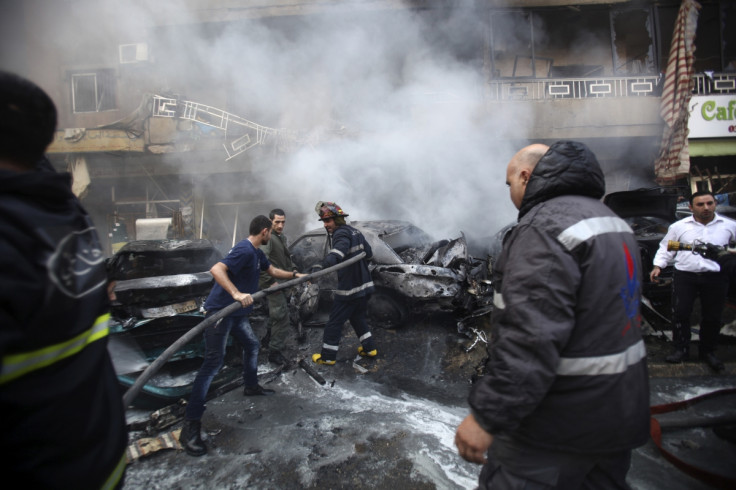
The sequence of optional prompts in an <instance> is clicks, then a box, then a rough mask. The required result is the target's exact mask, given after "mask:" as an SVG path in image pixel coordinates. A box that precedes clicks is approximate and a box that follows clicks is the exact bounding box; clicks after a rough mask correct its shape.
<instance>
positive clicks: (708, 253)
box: [700, 243, 728, 262]
mask: <svg viewBox="0 0 736 490" xmlns="http://www.w3.org/2000/svg"><path fill="white" fill-rule="evenodd" d="M701 250H702V251H700V252H701V255H702V256H703V257H705V258H706V259H708V260H713V261H715V262H717V261H718V259H719V258H721V257H723V256H724V255H728V252H727V251H726V248H725V247H721V246H718V245H713V244H712V243H706V244H704V245H703V246H702V249H701Z"/></svg>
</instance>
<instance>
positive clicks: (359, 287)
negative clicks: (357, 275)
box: [335, 281, 373, 296]
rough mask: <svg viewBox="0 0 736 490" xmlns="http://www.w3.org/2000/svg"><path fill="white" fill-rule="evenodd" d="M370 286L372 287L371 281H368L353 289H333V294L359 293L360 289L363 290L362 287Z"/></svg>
mask: <svg viewBox="0 0 736 490" xmlns="http://www.w3.org/2000/svg"><path fill="white" fill-rule="evenodd" d="M370 287H373V281H369V282H367V283H365V284H363V285H361V286H358V287H357V288H353V289H347V290H345V289H335V294H337V295H340V296H350V295H351V294H355V293H359V292H360V291H363V290H364V289H368V288H370Z"/></svg>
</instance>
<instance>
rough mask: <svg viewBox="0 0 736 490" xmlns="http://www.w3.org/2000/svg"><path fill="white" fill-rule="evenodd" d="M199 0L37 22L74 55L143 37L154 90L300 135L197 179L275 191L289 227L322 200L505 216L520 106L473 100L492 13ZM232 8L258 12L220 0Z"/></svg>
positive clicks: (299, 226)
mask: <svg viewBox="0 0 736 490" xmlns="http://www.w3.org/2000/svg"><path fill="white" fill-rule="evenodd" d="M34 3H37V5H38V7H39V8H41V7H42V6H43V5H47V3H46V2H34ZM206 3H207V2H194V1H190V2H183V1H178V2H167V1H157V2H146V1H143V0H136V1H126V2H122V1H114V0H102V1H97V2H86V1H68V2H54V4H55V5H56V6H55V7H54V8H55V9H56V12H57V15H55V16H53V19H52V18H49V19H48V20H49V24H48V25H47V26H46V27H47V29H48V31H47V32H42V33H39V35H40V36H41V37H43V38H45V39H46V41H47V42H49V43H53V44H54V45H56V46H58V45H60V44H64V43H69V44H70V45H73V46H75V49H76V50H77V52H76V54H75V58H77V62H79V61H80V60H81V59H82V58H84V57H87V58H89V59H90V60H94V61H90V64H91V65H94V63H95V62H100V61H102V59H103V57H102V56H101V54H100V53H97V52H96V44H95V42H96V40H99V39H100V38H101V37H104V36H115V37H116V38H117V41H116V43H132V42H146V43H148V46H149V50H150V56H151V63H152V64H153V65H152V69H153V70H154V72H155V73H156V76H155V77H151V75H150V74H146V73H145V72H141V79H149V83H150V85H149V91H150V92H151V93H174V94H181V95H183V96H185V97H186V98H187V99H188V100H193V101H196V102H199V103H202V104H207V105H210V106H214V107H218V108H221V109H224V110H226V111H228V112H230V113H233V114H236V115H238V116H240V117H243V118H245V119H248V120H250V121H254V122H257V123H258V124H262V125H264V126H268V127H273V128H278V129H284V130H293V131H296V132H299V134H301V135H307V136H308V137H307V138H303V139H302V144H301V145H300V146H298V147H296V149H295V151H293V152H290V153H284V154H281V153H277V152H276V151H265V150H260V151H259V149H254V150H248V152H246V153H245V154H243V155H240V156H239V157H236V158H235V159H233V160H232V161H231V162H230V163H231V164H232V165H233V168H237V166H238V165H246V164H247V165H248V166H252V168H253V175H252V176H251V175H249V176H248V177H247V178H246V177H243V180H242V181H238V179H230V182H228V184H229V185H231V187H229V186H227V185H224V184H223V182H222V179H220V180H217V187H216V188H210V189H207V195H208V196H210V197H208V199H209V200H210V201H211V200H212V199H213V198H214V199H217V200H219V201H222V202H227V201H229V200H230V199H229V196H231V195H232V196H235V195H239V196H242V195H243V192H244V191H243V189H248V191H247V192H248V193H249V195H251V196H252V199H253V200H254V202H255V201H258V200H260V201H261V202H267V203H269V205H268V207H264V208H263V209H253V211H252V213H250V214H253V215H255V214H261V213H263V214H265V213H267V212H268V210H269V209H270V203H271V202H273V203H275V204H278V203H279V202H280V201H279V200H280V199H281V200H282V201H286V203H287V204H283V205H282V207H287V206H288V212H289V213H290V214H291V216H302V215H304V216H307V217H308V220H299V221H303V222H301V223H299V222H297V223H294V222H293V221H292V222H291V223H290V229H289V230H287V232H288V234H290V235H292V236H293V235H296V234H297V232H298V231H300V230H303V229H308V228H312V227H314V226H316V225H318V223H317V222H316V216H313V208H314V204H315V203H316V202H317V201H318V200H334V201H336V202H338V203H339V204H340V205H341V206H342V207H343V208H344V209H345V210H346V211H347V212H348V213H349V214H350V217H351V219H360V220H365V219H405V220H409V221H412V222H414V223H415V224H416V225H418V226H420V227H422V228H424V229H426V230H427V231H428V232H430V234H432V235H434V236H435V237H437V238H449V237H454V236H457V235H458V234H459V232H460V231H463V232H465V233H466V234H467V235H469V236H470V237H471V238H472V237H483V236H488V235H492V234H493V233H494V232H495V231H496V230H497V229H498V228H500V227H501V226H503V225H504V224H506V223H508V222H509V221H512V220H513V219H514V218H515V216H516V210H515V209H514V207H513V206H512V204H511V203H510V201H509V199H508V192H507V190H506V187H505V184H504V182H505V166H506V163H507V162H508V160H509V158H510V157H511V156H512V155H513V153H514V152H515V151H516V150H518V149H519V148H520V146H521V144H523V142H524V141H525V139H526V135H527V133H528V131H527V129H526V128H527V125H528V123H529V118H530V117H531V116H530V114H528V113H525V112H520V110H523V109H521V108H522V107H523V105H520V104H519V105H514V106H513V110H506V106H505V105H504V104H501V103H497V104H495V105H494V106H493V110H492V111H489V110H488V107H484V105H483V104H484V103H483V100H484V99H483V94H484V91H485V90H486V84H485V80H486V78H487V74H485V73H484V72H483V70H484V64H483V55H484V42H485V38H484V36H486V33H487V30H486V26H487V23H488V19H486V18H484V17H483V16H482V15H479V11H478V10H474V9H473V8H471V7H472V2H454V5H455V6H454V7H453V8H441V9H428V10H410V9H402V8H396V9H371V8H368V7H367V6H368V3H366V4H362V3H361V2H357V3H355V2H351V3H350V5H349V6H348V5H342V4H341V3H340V2H337V3H336V4H335V5H334V8H332V9H330V10H329V11H328V10H326V9H321V10H320V11H319V12H318V13H314V14H307V15H303V16H283V17H279V16H275V17H269V18H265V19H257V18H256V19H247V18H243V19H241V20H238V21H230V22H210V23H206V24H202V23H200V22H199V19H201V16H202V15H211V12H209V13H208V11H207V10H196V9H194V10H187V8H186V7H187V6H197V5H200V6H201V5H203V4H206ZM210 3H212V2H210ZM255 3H258V2H242V4H251V5H253V4H255ZM260 4H261V5H262V7H263V8H264V9H266V8H270V7H273V6H272V5H271V4H270V3H268V2H265V3H264V2H260ZM217 5H218V6H219V5H220V4H219V3H217ZM62 12H67V13H68V16H64V17H60V16H59V15H58V13H62ZM221 12H223V11H222V10H221ZM243 12H246V13H247V12H256V10H253V9H252V8H251V9H250V10H248V9H243V10H242V11H239V12H238V11H237V9H235V10H232V11H231V12H230V13H232V14H237V13H240V14H243ZM47 17H48V16H47ZM241 17H243V16H242V15H241ZM80 19H81V20H82V21H80ZM52 20H53V21H54V22H51V21H52ZM57 24H58V25H57ZM59 36H72V37H73V39H74V40H73V41H69V40H65V39H61V38H59ZM86 40H90V41H89V42H88V41H86ZM99 45H100V46H102V45H103V43H101V42H100V43H99ZM179 158H181V156H178V155H172V156H171V157H170V158H169V163H170V164H171V165H176V164H177V159H179ZM222 158H223V159H224V158H225V155H224V153H223V155H222ZM208 182H209V181H208V180H207V179H206V178H202V182H201V185H203V186H204V185H207V183H208Z"/></svg>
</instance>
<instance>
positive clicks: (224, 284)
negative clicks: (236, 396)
mask: <svg viewBox="0 0 736 490" xmlns="http://www.w3.org/2000/svg"><path fill="white" fill-rule="evenodd" d="M248 233H249V236H248V238H247V239H245V240H242V241H240V242H238V244H237V245H235V246H234V247H233V248H232V250H230V252H228V254H227V257H225V258H224V259H222V260H221V261H220V262H218V263H216V264H215V265H214V266H212V269H210V272H211V273H212V277H214V278H215V285H214V286H213V287H212V291H211V292H210V295H209V296H208V297H207V301H205V303H204V308H205V310H207V315H206V317H209V316H212V315H214V314H215V313H217V312H218V311H219V310H221V309H223V308H225V307H227V306H230V305H231V304H232V303H233V301H237V302H239V303H241V304H242V305H243V308H242V309H240V310H237V311H235V312H234V313H231V314H230V315H228V316H226V317H225V318H222V319H221V320H219V321H217V322H216V323H215V324H214V325H210V326H209V327H207V328H206V329H205V332H204V343H205V355H204V362H203V363H202V367H200V368H199V372H197V377H196V378H195V379H194V385H193V386H192V394H191V396H190V397H189V402H188V403H187V410H186V416H185V420H184V427H183V428H182V431H181V436H180V437H179V440H180V441H181V443H182V445H183V446H184V449H185V450H186V452H187V454H190V455H192V456H202V455H203V454H205V453H207V446H206V445H205V443H204V441H203V440H202V437H201V435H200V430H201V427H202V423H201V420H202V415H203V414H204V410H205V406H204V402H205V397H206V395H207V391H208V390H209V387H210V383H212V379H213V378H214V377H215V375H216V374H217V372H218V371H219V370H220V368H221V367H222V364H223V362H224V359H225V347H226V345H227V337H228V335H229V334H230V333H232V334H233V337H235V339H236V340H237V341H238V342H240V344H241V345H242V346H243V380H244V381H245V389H244V391H243V394H244V395H245V396H255V395H272V394H274V391H273V390H269V389H266V388H263V387H262V386H260V385H259V384H258V349H259V348H260V342H259V340H258V337H257V336H256V334H255V333H254V332H253V328H251V325H250V321H249V320H248V316H249V315H250V312H251V311H252V310H253V297H252V296H251V293H255V292H256V291H257V290H258V280H259V277H260V273H261V271H263V272H266V273H267V274H269V275H271V276H273V277H275V278H277V279H293V278H296V277H302V276H304V274H299V273H298V272H296V271H285V270H283V269H279V268H276V267H274V266H273V265H271V263H270V262H269V261H268V258H266V255H265V254H264V253H263V251H261V250H260V248H259V247H260V246H261V245H264V244H266V243H268V240H269V239H270V238H271V220H270V219H268V218H267V217H266V216H263V215H259V216H256V217H255V218H253V221H251V222H250V228H249V230H248ZM206 317H205V318H206Z"/></svg>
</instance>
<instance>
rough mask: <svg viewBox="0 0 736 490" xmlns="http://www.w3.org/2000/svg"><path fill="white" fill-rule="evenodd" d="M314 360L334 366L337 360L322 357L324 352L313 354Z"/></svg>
mask: <svg viewBox="0 0 736 490" xmlns="http://www.w3.org/2000/svg"><path fill="white" fill-rule="evenodd" d="M312 361H313V362H316V363H317V364H324V365H326V366H334V365H335V361H334V360H332V359H322V354H312Z"/></svg>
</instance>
